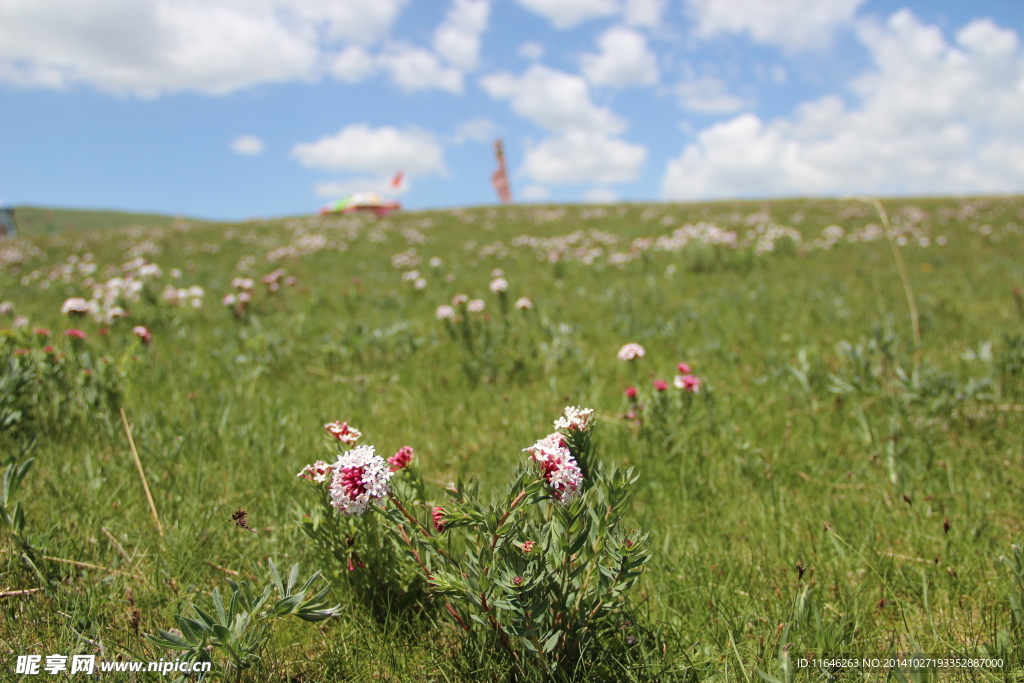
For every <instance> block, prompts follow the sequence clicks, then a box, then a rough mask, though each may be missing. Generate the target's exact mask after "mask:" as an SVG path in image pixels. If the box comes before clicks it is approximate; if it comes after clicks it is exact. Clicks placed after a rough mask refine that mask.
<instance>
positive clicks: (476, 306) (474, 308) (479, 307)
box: [466, 299, 484, 313]
mask: <svg viewBox="0 0 1024 683" xmlns="http://www.w3.org/2000/svg"><path fill="white" fill-rule="evenodd" d="M466 310H468V311H469V312H470V313H482V312H483V310H484V300H483V299H470V301H469V303H468V304H466Z"/></svg>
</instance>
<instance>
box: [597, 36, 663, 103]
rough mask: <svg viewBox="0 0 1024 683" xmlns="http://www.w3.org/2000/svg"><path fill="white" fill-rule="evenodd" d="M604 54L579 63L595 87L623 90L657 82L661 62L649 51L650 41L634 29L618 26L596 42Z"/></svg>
mask: <svg viewBox="0 0 1024 683" xmlns="http://www.w3.org/2000/svg"><path fill="white" fill-rule="evenodd" d="M597 44H598V47H599V48H600V49H601V51H600V52H599V53H597V54H584V55H583V56H582V58H581V59H580V66H581V67H582V70H583V75H584V76H586V78H587V80H588V81H590V82H591V83H592V84H594V85H603V86H609V87H613V88H621V87H625V86H629V85H654V84H656V83H657V82H658V59H657V57H655V56H654V53H653V52H651V51H650V50H648V49H647V39H646V38H644V36H643V34H641V33H638V32H637V31H634V30H633V29H629V28H625V27H622V26H616V27H612V28H610V29H608V30H607V31H605V32H604V33H602V34H601V37H600V38H598V40H597Z"/></svg>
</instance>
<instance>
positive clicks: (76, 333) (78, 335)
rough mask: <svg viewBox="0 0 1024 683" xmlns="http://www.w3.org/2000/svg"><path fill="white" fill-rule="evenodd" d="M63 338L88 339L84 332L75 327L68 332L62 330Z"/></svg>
mask: <svg viewBox="0 0 1024 683" xmlns="http://www.w3.org/2000/svg"><path fill="white" fill-rule="evenodd" d="M64 336H65V337H71V338H72V339H88V338H89V335H87V334H86V333H85V332H83V331H82V330H80V329H78V328H77V327H72V328H71V329H70V330H64Z"/></svg>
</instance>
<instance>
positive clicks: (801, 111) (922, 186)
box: [662, 10, 1024, 199]
mask: <svg viewBox="0 0 1024 683" xmlns="http://www.w3.org/2000/svg"><path fill="white" fill-rule="evenodd" d="M858 36H859V38H860V40H861V41H862V42H863V44H864V46H865V47H866V48H867V50H868V52H869V54H870V56H871V59H872V62H873V64H874V65H873V67H872V68H871V69H870V70H868V71H867V72H865V73H864V74H862V75H861V76H860V77H859V78H857V79H856V80H855V81H854V82H853V83H852V84H851V90H852V92H853V94H854V95H855V97H854V100H855V103H854V104H853V105H852V106H848V105H846V104H844V102H843V101H842V100H841V99H840V98H839V97H836V96H829V97H824V98H821V99H819V100H815V101H811V102H807V103H804V104H803V105H801V106H800V107H798V108H797V110H796V111H795V112H794V113H793V115H792V116H790V117H788V118H782V119H778V120H774V121H770V122H765V121H762V120H761V119H760V118H758V117H757V116H755V115H753V114H749V113H746V114H741V115H740V116H737V117H735V118H733V119H731V120H729V121H725V122H722V123H717V124H715V125H713V126H711V127H709V128H707V129H705V130H703V131H701V132H700V133H699V134H698V135H697V139H696V140H695V141H694V142H693V143H691V144H689V145H687V147H686V148H685V149H684V150H683V152H682V154H681V155H680V156H678V157H677V158H675V159H673V160H671V161H670V162H669V164H668V167H667V169H666V172H665V175H664V177H663V179H662V191H663V194H664V195H665V197H666V198H669V199H690V198H703V197H722V196H737V195H766V194H792V195H813V194H848V193H876V194H933V193H957V194H963V193H969V192H1019V191H1021V190H1024V162H1022V159H1024V144H1022V143H1021V140H1024V116H1021V112H1024V53H1022V51H1021V47H1020V42H1019V39H1018V36H1017V34H1016V33H1015V32H1013V31H1011V30H1007V29H1003V28H1000V27H999V26H997V25H996V24H994V23H993V22H992V21H990V20H988V19H982V20H977V21H974V22H971V23H970V24H969V25H967V26H966V27H964V28H963V29H962V30H960V31H959V32H958V33H957V34H956V36H955V41H954V43H950V42H949V41H947V39H946V38H945V37H944V36H943V34H942V32H941V31H940V30H939V29H938V28H937V27H935V26H926V25H924V24H922V23H921V22H920V21H919V20H918V19H917V18H916V17H915V16H914V15H913V14H912V13H911V12H909V11H907V10H903V11H900V12H897V13H896V14H894V15H892V16H891V17H890V18H889V19H888V21H887V22H885V23H884V24H881V25H879V24H875V23H870V22H865V23H862V24H861V25H860V27H859V30H858Z"/></svg>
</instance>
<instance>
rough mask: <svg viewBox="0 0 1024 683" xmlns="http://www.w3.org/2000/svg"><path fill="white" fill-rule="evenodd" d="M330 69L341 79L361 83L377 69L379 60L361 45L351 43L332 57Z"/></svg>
mask: <svg viewBox="0 0 1024 683" xmlns="http://www.w3.org/2000/svg"><path fill="white" fill-rule="evenodd" d="M329 70H330V72H331V74H332V75H333V76H334V77H335V78H337V79H338V80H339V81H345V82H346V83H359V82H360V81H363V80H366V79H367V78H369V77H370V76H372V75H373V74H374V73H375V72H376V71H377V60H376V59H375V58H374V57H373V56H372V55H371V54H370V53H369V52H367V51H366V49H365V48H363V47H362V46H361V45H349V46H348V47H346V48H345V49H344V50H342V51H341V52H339V53H337V54H336V55H334V57H332V58H331V61H330V67H329Z"/></svg>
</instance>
